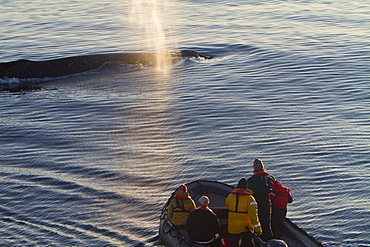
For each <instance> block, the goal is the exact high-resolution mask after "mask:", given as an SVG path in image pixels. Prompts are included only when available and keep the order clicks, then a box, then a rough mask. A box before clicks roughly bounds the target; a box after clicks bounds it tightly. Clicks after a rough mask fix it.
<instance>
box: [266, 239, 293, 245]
mask: <svg viewBox="0 0 370 247" xmlns="http://www.w3.org/2000/svg"><path fill="white" fill-rule="evenodd" d="M266 247H288V245H287V244H286V243H285V241H283V240H280V239H271V240H269V241H267V243H266Z"/></svg>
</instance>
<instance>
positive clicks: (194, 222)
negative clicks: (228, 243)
mask: <svg viewBox="0 0 370 247" xmlns="http://www.w3.org/2000/svg"><path fill="white" fill-rule="evenodd" d="M199 203H200V206H199V208H197V209H196V210H194V211H193V212H191V213H190V214H189V217H188V220H187V221H186V231H187V232H188V234H189V236H190V239H191V240H192V241H193V242H194V243H197V244H203V245H205V246H212V247H213V246H214V247H221V246H222V243H221V238H220V235H219V233H220V230H221V226H220V222H219V219H218V217H217V215H216V214H215V213H214V212H213V211H212V209H210V208H209V207H208V205H209V203H210V201H209V198H208V197H207V196H202V197H201V198H199Z"/></svg>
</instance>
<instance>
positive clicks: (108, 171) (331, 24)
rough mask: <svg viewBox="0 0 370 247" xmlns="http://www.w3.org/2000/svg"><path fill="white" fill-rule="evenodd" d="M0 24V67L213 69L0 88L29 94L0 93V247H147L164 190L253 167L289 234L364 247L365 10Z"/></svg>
mask: <svg viewBox="0 0 370 247" xmlns="http://www.w3.org/2000/svg"><path fill="white" fill-rule="evenodd" d="M0 16H1V28H0V62H2V63H7V62H12V61H17V60H20V59H27V60H34V61H48V60H52V59H58V58H67V57H73V56H83V55H91V54H107V53H108V54H115V53H121V52H128V53H130V52H154V53H158V50H159V51H162V52H163V51H167V52H176V51H178V50H194V51H197V52H200V53H202V54H206V55H208V56H213V58H212V59H202V58H195V57H184V58H181V59H179V60H176V61H175V62H172V63H171V64H170V65H169V66H167V67H166V68H163V67H158V66H157V65H155V64H152V65H150V64H149V65H148V64H146V65H144V64H134V65H128V64H118V65H117V64H115V65H112V64H105V65H103V66H102V67H100V68H99V69H95V70H92V71H86V72H83V73H79V74H73V75H68V76H63V77H57V78H36V79H35V78H33V79H31V80H27V79H26V80H20V79H18V78H1V79H0V82H1V83H2V84H3V85H4V84H12V85H13V84H15V85H16V84H17V83H25V84H27V83H37V85H38V87H37V89H31V90H23V91H16V92H13V91H7V90H3V91H0V106H1V111H0V154H1V155H0V245H1V246H99V247H101V246H161V243H160V241H159V239H158V226H159V216H160V212H161V209H162V207H163V206H164V204H165V203H166V201H167V199H168V197H169V196H170V195H171V193H172V192H173V190H174V189H175V188H177V186H178V185H179V184H182V183H187V182H191V181H193V180H198V179H205V180H217V181H221V182H224V183H228V184H232V185H233V184H236V183H237V181H238V180H239V179H241V178H242V177H245V178H248V177H250V176H251V175H252V163H253V160H254V158H261V159H262V160H263V161H264V163H265V166H266V168H267V171H268V172H269V173H270V174H272V175H274V176H275V177H276V179H277V180H279V181H281V182H282V183H283V185H285V186H288V187H289V188H290V189H291V190H292V194H293V196H294V198H295V201H294V202H293V203H292V204H291V205H289V207H288V217H289V218H290V219H291V220H292V221H293V222H294V223H296V224H297V225H298V226H300V227H301V228H303V229H305V230H306V231H307V232H308V233H309V234H311V235H312V236H314V237H315V238H316V239H318V240H319V241H320V242H322V243H323V244H325V245H326V246H370V235H369V232H370V175H369V174H370V1H369V0H337V1H331V0H286V1H280V0H269V1H266V0H259V1H255V0H248V1H245V0H243V1H242V0H229V1H222V0H219V1H209V0H199V1H194V0H163V1H161V0H106V1H95V0H92V1H91V0H90V1H87V0H79V1H76V0H63V1H60V0H48V1H29V0H1V1H0ZM158 47H160V49H159V48H158ZM211 203H212V202H211Z"/></svg>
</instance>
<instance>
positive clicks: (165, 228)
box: [159, 180, 324, 247]
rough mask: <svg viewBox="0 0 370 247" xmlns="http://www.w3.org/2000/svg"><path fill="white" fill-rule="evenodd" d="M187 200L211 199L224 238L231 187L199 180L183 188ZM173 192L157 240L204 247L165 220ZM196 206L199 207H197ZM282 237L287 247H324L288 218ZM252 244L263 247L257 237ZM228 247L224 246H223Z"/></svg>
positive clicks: (168, 245) (169, 246)
mask: <svg viewBox="0 0 370 247" xmlns="http://www.w3.org/2000/svg"><path fill="white" fill-rule="evenodd" d="M186 185H187V186H188V192H189V194H190V196H191V197H192V198H193V199H194V201H195V202H196V203H198V198H199V197H201V196H203V195H206V196H208V197H209V198H210V201H211V204H210V208H211V209H212V210H213V211H214V212H215V213H216V214H217V216H218V217H219V220H220V225H221V228H222V230H221V236H227V217H228V211H227V209H226V207H225V199H226V197H227V196H228V195H229V194H230V193H231V191H232V190H233V187H232V186H230V185H227V184H225V183H221V182H217V181H206V180H198V181H194V182H191V183H188V184H186ZM174 194H175V192H173V193H172V195H171V196H170V198H169V199H168V201H167V203H166V204H165V205H164V207H163V209H162V212H161V217H160V226H159V238H160V240H161V242H162V244H164V245H165V246H166V247H204V246H203V245H199V244H195V243H193V242H192V241H191V240H190V239H189V236H188V234H187V233H186V231H185V229H182V228H180V229H178V228H175V227H174V226H173V225H172V223H171V219H169V218H168V215H167V210H168V205H169V202H170V200H171V199H172V197H173V195H174ZM197 206H199V205H197ZM283 225H284V227H283V229H282V232H283V235H282V237H281V239H282V240H284V241H285V242H286V243H287V244H288V246H290V247H318V246H324V245H323V244H321V243H320V242H319V241H318V240H316V239H315V238H314V237H312V236H310V235H309V234H308V233H307V232H306V231H305V230H303V229H301V228H299V227H298V226H297V225H295V224H294V223H293V222H292V221H290V220H289V219H288V218H286V219H285V221H284V223H283ZM254 237H255V242H256V244H257V246H258V245H259V246H265V244H264V243H263V242H262V241H261V240H260V239H259V238H258V237H257V236H254ZM225 246H227V244H226V245H225Z"/></svg>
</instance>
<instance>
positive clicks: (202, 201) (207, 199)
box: [198, 196, 210, 206]
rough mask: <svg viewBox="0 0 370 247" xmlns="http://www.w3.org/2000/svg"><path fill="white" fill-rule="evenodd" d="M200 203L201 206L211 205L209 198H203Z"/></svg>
mask: <svg viewBox="0 0 370 247" xmlns="http://www.w3.org/2000/svg"><path fill="white" fill-rule="evenodd" d="M198 201H199V203H200V205H201V206H208V205H209V203H210V202H209V198H208V196H201V197H200V198H199V200H198Z"/></svg>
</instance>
